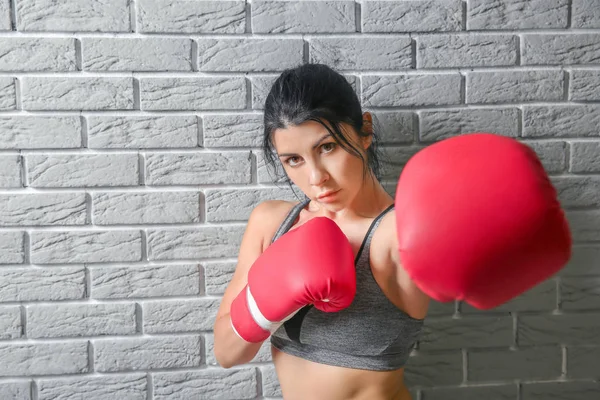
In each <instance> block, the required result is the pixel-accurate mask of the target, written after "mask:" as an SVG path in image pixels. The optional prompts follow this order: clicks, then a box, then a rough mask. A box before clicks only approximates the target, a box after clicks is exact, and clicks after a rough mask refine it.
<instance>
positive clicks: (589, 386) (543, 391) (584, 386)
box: [521, 382, 600, 400]
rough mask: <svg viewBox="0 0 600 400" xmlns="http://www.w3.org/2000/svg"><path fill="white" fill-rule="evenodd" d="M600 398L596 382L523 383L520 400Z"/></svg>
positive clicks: (598, 384) (599, 387)
mask: <svg viewBox="0 0 600 400" xmlns="http://www.w3.org/2000/svg"><path fill="white" fill-rule="evenodd" d="M598 396H600V383H598V382H544V383H541V382H540V383H524V384H522V387H521V400H539V399H544V400H546V399H547V400H561V399H569V400H588V399H597V398H598Z"/></svg>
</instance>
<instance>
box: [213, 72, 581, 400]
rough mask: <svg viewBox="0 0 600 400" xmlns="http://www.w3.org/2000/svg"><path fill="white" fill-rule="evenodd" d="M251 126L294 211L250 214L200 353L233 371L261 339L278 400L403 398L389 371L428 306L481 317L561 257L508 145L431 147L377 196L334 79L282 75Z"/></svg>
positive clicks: (550, 198)
mask: <svg viewBox="0 0 600 400" xmlns="http://www.w3.org/2000/svg"><path fill="white" fill-rule="evenodd" d="M264 119H265V137H264V150H265V154H266V155H267V160H269V161H271V162H272V164H275V162H277V163H280V165H281V166H282V167H283V170H284V172H285V174H286V176H287V177H288V178H289V180H290V181H291V182H292V183H294V184H295V185H296V186H297V187H298V188H300V190H301V191H302V192H303V193H304V195H305V196H306V199H305V200H302V201H300V202H298V203H291V202H284V201H267V202H264V203H262V204H260V205H259V206H257V207H256V209H255V210H253V212H252V215H251V216H250V219H249V222H248V226H247V228H246V232H245V234H244V237H243V239H242V244H241V249H240V253H239V262H238V266H237V269H236V272H235V274H234V277H233V278H232V280H231V282H230V284H229V286H228V288H227V290H226V292H225V295H224V297H223V300H222V304H221V306H220V309H219V312H218V314H217V318H216V321H215V326H214V333H215V354H216V357H217V360H218V362H219V363H220V364H221V365H222V366H224V367H230V366H233V365H237V364H242V363H246V362H248V361H250V360H251V359H252V358H253V357H254V356H255V354H256V352H257V351H258V349H259V347H260V345H261V343H262V342H263V341H265V340H267V339H268V338H270V342H271V345H272V354H273V361H274V364H275V368H276V370H277V374H278V377H279V381H280V383H281V389H282V392H283V396H284V398H285V399H291V400H293V399H302V400H304V399H327V400H336V399H340V400H341V399H369V400H371V399H375V400H377V399H380V400H384V399H385V400H408V399H410V397H411V396H410V394H409V392H408V390H407V388H406V387H405V385H404V383H403V371H404V366H405V364H406V362H407V361H408V359H409V354H410V352H411V349H412V347H413V345H414V343H415V342H416V340H417V339H418V337H419V333H420V331H421V328H422V325H423V320H424V318H425V315H426V313H427V308H428V305H429V298H430V297H431V298H434V299H436V300H441V301H448V300H453V299H457V300H463V301H465V302H468V303H470V304H471V305H473V306H475V307H477V308H481V309H487V308H492V307H495V306H497V305H500V304H502V303H505V302H507V301H509V300H511V299H512V298H514V297H516V296H518V295H519V294H521V293H523V292H524V291H526V290H528V289H530V288H531V287H533V286H534V285H536V284H537V283H539V282H541V281H543V280H545V279H547V278H548V277H550V276H551V275H553V274H554V273H555V272H557V271H558V270H559V269H560V268H562V267H563V266H564V265H565V264H566V263H567V261H568V260H569V258H570V254H571V237H570V231H569V227H568V224H567V221H566V219H565V217H564V213H563V211H562V209H561V208H560V204H559V202H558V200H557V198H556V190H555V189H554V187H553V186H552V185H551V183H550V181H549V179H548V176H547V175H546V173H545V171H544V169H543V167H542V164H541V163H540V162H539V159H538V158H537V157H536V154H535V153H534V152H533V151H532V150H531V149H530V148H529V147H527V146H526V145H524V144H522V143H520V142H518V141H517V140H515V139H512V138H506V137H502V136H499V135H493V134H484V133H480V134H471V135H460V136H457V137H455V138H450V139H446V140H444V141H440V142H438V143H435V144H432V145H430V146H428V147H427V148H425V149H423V150H422V151H420V152H419V153H417V154H416V155H415V156H414V157H412V158H411V160H410V161H409V162H408V163H407V164H406V166H405V167H404V168H403V172H402V175H401V177H400V179H399V181H398V189H397V191H396V196H395V198H394V199H392V198H391V197H390V196H389V195H388V194H387V193H386V191H385V190H384V189H383V187H382V186H381V184H380V183H379V180H378V164H377V157H376V155H377V152H376V151H375V149H376V140H375V139H376V136H375V133H374V131H373V128H372V117H371V115H370V114H369V113H364V114H363V113H362V110H361V107H360V104H359V101H358V99H357V96H356V94H355V93H354V91H353V89H352V88H351V86H350V85H349V84H348V83H347V81H346V80H345V79H344V78H343V77H342V76H340V75H339V74H337V73H335V72H334V71H332V70H331V69H329V68H327V67H325V66H322V65H304V66H301V67H298V68H296V69H292V70H288V71H285V72H284V73H283V74H282V75H281V76H280V77H279V78H278V79H277V81H276V82H275V83H274V85H273V87H272V89H271V91H270V93H269V95H268V97H267V100H266V104H265V118H264ZM270 155H273V158H269V156H270ZM275 157H276V158H275Z"/></svg>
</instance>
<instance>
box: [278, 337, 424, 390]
mask: <svg viewBox="0 0 600 400" xmlns="http://www.w3.org/2000/svg"><path fill="white" fill-rule="evenodd" d="M271 349H272V355H273V363H274V364H275V369H276V371H277V376H278V379H279V384H280V386H281V391H282V394H283V399H284V400H412V397H411V395H410V393H409V391H408V389H407V388H406V386H405V385H404V369H397V370H394V371H368V370H359V369H352V368H344V367H337V366H331V365H325V364H318V363H315V362H312V361H307V360H304V359H301V358H298V357H295V356H292V355H289V354H286V353H284V352H282V351H279V350H277V349H275V348H273V347H271Z"/></svg>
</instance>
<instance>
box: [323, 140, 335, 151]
mask: <svg viewBox="0 0 600 400" xmlns="http://www.w3.org/2000/svg"><path fill="white" fill-rule="evenodd" d="M336 146H337V143H335V142H328V143H323V145H321V149H322V150H323V152H324V153H331V152H332V151H333V150H334V149H335V147H336Z"/></svg>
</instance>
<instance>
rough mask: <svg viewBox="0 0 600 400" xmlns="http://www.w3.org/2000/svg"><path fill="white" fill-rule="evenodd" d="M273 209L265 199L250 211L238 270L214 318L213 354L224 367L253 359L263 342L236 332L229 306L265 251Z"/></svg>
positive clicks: (271, 204) (239, 256)
mask: <svg viewBox="0 0 600 400" xmlns="http://www.w3.org/2000/svg"><path fill="white" fill-rule="evenodd" d="M272 208H273V203H272V202H269V201H267V202H263V203H261V204H259V205H258V206H257V207H256V208H255V209H254V210H253V211H252V213H251V214H250V218H249V219H248V224H247V226H246V231H245V232H244V236H243V238H242V243H241V245H240V251H239V255H238V263H237V266H236V269H235V272H234V274H233V277H232V279H231V281H230V282H229V285H228V286H227V289H226V290H225V293H224V295H223V299H222V300H221V305H220V306H219V310H218V312H217V316H216V318H215V323H214V327H213V330H214V353H215V357H216V359H217V362H218V363H219V365H221V366H222V367H224V368H230V367H233V366H235V365H239V364H245V363H248V362H250V361H251V360H252V359H253V358H254V357H255V356H256V353H257V352H258V350H259V349H260V347H261V344H262V343H248V342H246V341H245V340H243V339H241V338H240V337H239V336H238V335H237V334H236V333H235V332H234V330H233V328H232V326H231V319H230V315H229V309H230V307H231V303H232V302H233V300H234V298H235V297H236V296H237V295H238V293H239V292H240V291H241V290H242V289H243V288H244V287H245V285H246V283H247V278H248V271H249V270H250V267H251V266H252V264H253V263H254V261H255V260H256V259H257V258H258V257H259V256H260V255H261V254H262V252H263V244H264V241H265V236H266V229H267V228H268V227H269V226H270V225H271V224H268V223H266V222H267V221H272V219H273V216H272Z"/></svg>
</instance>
